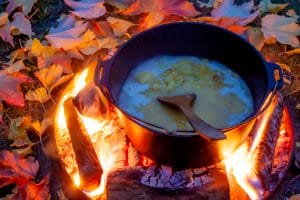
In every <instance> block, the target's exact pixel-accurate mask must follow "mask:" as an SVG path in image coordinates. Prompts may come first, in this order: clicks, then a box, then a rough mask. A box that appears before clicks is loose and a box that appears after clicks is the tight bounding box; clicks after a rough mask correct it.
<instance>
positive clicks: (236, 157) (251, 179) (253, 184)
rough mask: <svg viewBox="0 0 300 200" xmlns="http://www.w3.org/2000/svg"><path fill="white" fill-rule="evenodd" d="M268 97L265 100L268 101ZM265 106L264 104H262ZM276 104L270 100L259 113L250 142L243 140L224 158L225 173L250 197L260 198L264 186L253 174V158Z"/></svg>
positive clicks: (262, 194)
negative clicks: (261, 113) (267, 105)
mask: <svg viewBox="0 0 300 200" xmlns="http://www.w3.org/2000/svg"><path fill="white" fill-rule="evenodd" d="M269 98H271V96H269V97H268V99H267V100H266V102H268V100H269ZM264 106H265V105H264ZM275 106H276V99H275V100H273V101H272V103H271V104H270V105H269V107H268V108H267V110H266V111H264V112H263V115H260V116H259V117H258V118H257V120H256V122H255V125H254V127H253V129H252V131H253V132H254V133H255V134H254V135H253V138H252V142H251V144H249V142H244V143H243V144H242V145H241V146H240V147H239V148H238V150H237V151H235V152H234V153H233V154H232V156H231V157H230V158H228V159H226V160H225V166H226V172H227V175H228V174H229V173H231V174H232V175H233V176H234V178H235V180H236V181H237V183H238V184H239V186H240V187H241V188H242V189H243V190H244V191H245V192H246V193H247V194H248V196H249V197H250V199H262V198H263V196H264V192H265V191H264V188H263V186H262V183H261V181H260V179H259V177H258V176H257V175H256V174H255V170H254V167H255V164H256V163H255V158H256V156H257V152H256V150H257V147H258V145H259V144H260V142H261V140H262V138H263V136H264V134H263V133H264V129H265V127H266V126H267V123H268V122H269V119H270V117H271V115H272V112H273V110H274V109H275Z"/></svg>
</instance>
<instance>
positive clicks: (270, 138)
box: [255, 95, 284, 191]
mask: <svg viewBox="0 0 300 200" xmlns="http://www.w3.org/2000/svg"><path fill="white" fill-rule="evenodd" d="M275 101H277V102H276V104H275V105H274V109H273V113H272V115H271V118H270V119H269V121H268V123H267V125H266V127H264V132H263V138H262V140H261V142H260V144H259V145H258V147H257V150H256V152H257V156H256V160H255V166H256V169H255V170H256V172H257V174H258V176H259V177H260V180H261V182H262V184H263V187H264V189H265V190H266V191H268V190H269V189H270V188H269V185H270V184H269V183H270V179H271V173H272V167H273V166H272V164H273V159H274V156H275V147H276V143H277V139H278V136H279V129H280V125H281V123H279V122H281V120H282V116H283V108H284V100H283V97H282V96H281V95H277V98H276V100H275Z"/></svg>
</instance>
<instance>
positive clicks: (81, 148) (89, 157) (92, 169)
mask: <svg viewBox="0 0 300 200" xmlns="http://www.w3.org/2000/svg"><path fill="white" fill-rule="evenodd" d="M64 110H65V115H66V121H67V127H68V130H69V133H70V137H71V142H72V146H73V149H74V153H75V157H76V162H77V164H78V168H79V175H80V178H81V179H80V181H81V182H80V187H81V188H82V189H84V190H92V189H95V188H96V187H97V186H98V185H99V183H100V178H101V175H102V173H103V170H102V167H101V165H100V163H99V160H98V158H97V154H96V152H95V150H94V147H93V144H92V142H91V140H90V137H89V135H88V133H87V131H86V130H85V127H84V125H83V124H82V120H81V119H80V116H79V113H78V111H77V109H76V107H75V106H74V104H73V101H72V98H69V99H67V100H66V101H65V103H64Z"/></svg>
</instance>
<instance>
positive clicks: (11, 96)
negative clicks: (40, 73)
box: [0, 70, 33, 106]
mask: <svg viewBox="0 0 300 200" xmlns="http://www.w3.org/2000/svg"><path fill="white" fill-rule="evenodd" d="M32 81H33V80H32V79H31V78H30V77H28V76H26V75H24V74H22V73H20V72H14V73H11V74H9V73H7V72H6V71H5V70H2V71H0V101H6V102H7V103H8V104H12V105H16V106H24V96H23V93H22V91H21V87H20V84H21V83H28V82H32Z"/></svg>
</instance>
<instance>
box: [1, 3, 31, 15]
mask: <svg viewBox="0 0 300 200" xmlns="http://www.w3.org/2000/svg"><path fill="white" fill-rule="evenodd" d="M8 2H9V3H8V5H7V6H6V9H5V11H6V12H8V13H11V12H12V11H14V10H15V9H16V8H17V7H22V10H23V13H24V14H25V15H27V14H28V13H30V11H31V9H32V6H33V4H34V3H35V2H36V0H8Z"/></svg>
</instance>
